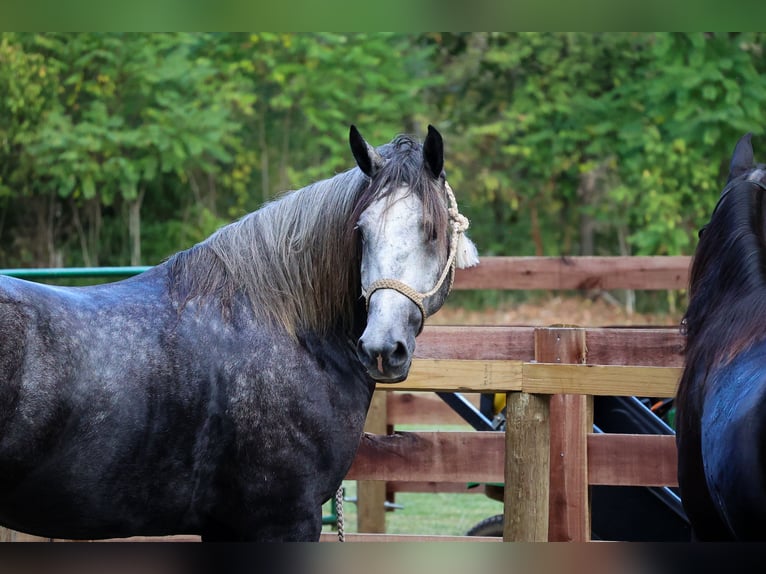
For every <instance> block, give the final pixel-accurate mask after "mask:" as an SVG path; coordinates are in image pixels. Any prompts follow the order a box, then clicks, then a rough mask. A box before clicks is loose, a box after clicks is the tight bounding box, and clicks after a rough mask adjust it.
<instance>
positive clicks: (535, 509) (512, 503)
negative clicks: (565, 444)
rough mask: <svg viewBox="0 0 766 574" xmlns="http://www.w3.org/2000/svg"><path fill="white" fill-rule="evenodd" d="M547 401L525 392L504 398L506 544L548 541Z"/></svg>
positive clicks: (548, 448) (548, 441)
mask: <svg viewBox="0 0 766 574" xmlns="http://www.w3.org/2000/svg"><path fill="white" fill-rule="evenodd" d="M549 399H550V397H548V396H544V395H531V394H527V393H508V394H507V395H506V430H505V493H504V498H503V508H504V512H503V540H504V541H506V542H547V540H548V496H549V489H548V481H549V476H550V474H549V464H550V424H549V419H548V404H549ZM482 434H483V433H482ZM487 482H490V481H487Z"/></svg>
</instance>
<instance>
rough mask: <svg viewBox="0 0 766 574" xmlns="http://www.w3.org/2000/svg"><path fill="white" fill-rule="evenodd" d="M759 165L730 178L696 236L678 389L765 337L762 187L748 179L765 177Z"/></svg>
mask: <svg viewBox="0 0 766 574" xmlns="http://www.w3.org/2000/svg"><path fill="white" fill-rule="evenodd" d="M764 168H765V166H758V167H757V168H755V169H753V170H751V171H749V172H748V173H747V174H745V175H743V176H741V177H738V178H736V179H734V180H732V181H730V182H729V184H728V185H727V187H726V189H725V190H724V192H723V193H722V195H721V199H720V200H719V203H718V205H717V206H716V209H715V211H714V212H713V216H712V217H711V219H710V223H709V224H708V225H707V226H706V227H705V228H704V232H701V234H700V240H699V244H698V246H697V250H696V252H695V254H694V258H693V261H692V266H691V271H690V279H689V306H688V308H687V311H686V313H685V315H684V318H683V322H682V329H683V331H684V333H685V335H686V346H685V351H684V352H685V355H686V357H685V363H686V365H687V368H686V369H685V371H684V374H683V378H682V383H681V385H680V386H679V391H682V390H684V392H686V390H688V389H691V388H693V387H694V385H693V384H692V383H693V381H692V379H693V378H697V379H698V380H702V381H704V380H705V379H706V377H707V375H708V374H709V373H710V372H711V370H712V369H713V368H715V367H716V366H719V365H723V364H726V363H727V362H729V361H730V360H731V359H733V358H734V357H735V356H736V355H737V354H738V353H739V352H740V351H743V350H745V349H747V348H749V347H751V346H752V345H753V344H755V343H757V342H758V341H760V340H762V339H764V338H765V337H766V326H765V325H764V320H765V319H766V198H764V193H766V191H764V190H763V189H761V188H760V187H759V186H758V185H756V184H754V183H753V182H756V181H760V180H761V178H763V177H764V176H766V169H764ZM698 390H700V389H698ZM679 399H680V400H681V401H683V400H685V399H686V397H684V396H680V393H679Z"/></svg>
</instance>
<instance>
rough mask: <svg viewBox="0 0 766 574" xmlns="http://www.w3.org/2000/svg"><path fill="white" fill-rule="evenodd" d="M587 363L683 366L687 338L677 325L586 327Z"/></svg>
mask: <svg viewBox="0 0 766 574" xmlns="http://www.w3.org/2000/svg"><path fill="white" fill-rule="evenodd" d="M586 337H587V340H588V363H590V364H593V365H635V366H646V367H682V366H683V364H684V356H683V349H684V345H685V339H684V337H683V335H681V333H680V331H679V328H678V327H665V328H657V327H651V328H646V327H631V328H608V327H607V328H600V329H587V335H586Z"/></svg>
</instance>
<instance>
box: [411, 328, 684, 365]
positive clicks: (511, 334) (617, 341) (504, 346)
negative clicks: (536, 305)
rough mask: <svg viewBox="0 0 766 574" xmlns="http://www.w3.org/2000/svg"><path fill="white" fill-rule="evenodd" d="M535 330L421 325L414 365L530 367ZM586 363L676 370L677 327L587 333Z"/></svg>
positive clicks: (680, 357) (678, 359)
mask: <svg viewBox="0 0 766 574" xmlns="http://www.w3.org/2000/svg"><path fill="white" fill-rule="evenodd" d="M534 331H535V327H518V326H502V327H501V326H491V327H473V326H472V327H467V326H466V327H464V326H460V327H452V326H442V325H426V327H425V329H423V333H422V334H421V335H420V336H419V337H418V339H417V346H416V347H415V357H416V358H418V359H472V360H503V359H506V360H514V361H531V360H533V359H534V356H535V343H534ZM585 331H586V338H587V339H588V344H589V347H590V349H589V350H588V362H589V363H591V364H598V365H636V366H638V365H644V366H647V367H655V366H656V367H680V366H682V365H683V355H682V354H681V351H682V349H683V346H684V338H683V336H682V335H681V334H680V332H679V330H678V327H675V326H673V327H587V328H585Z"/></svg>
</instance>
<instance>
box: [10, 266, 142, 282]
mask: <svg viewBox="0 0 766 574" xmlns="http://www.w3.org/2000/svg"><path fill="white" fill-rule="evenodd" d="M148 269H151V267H149V266H134V267H52V268H51V267H49V268H33V269H0V275H8V276H10V277H18V278H20V279H63V278H94V277H131V276H133V275H138V274H140V273H143V272H144V271H146V270H148Z"/></svg>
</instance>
